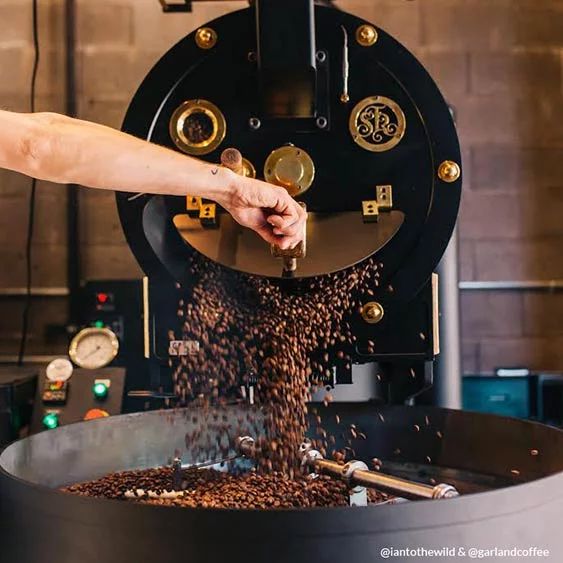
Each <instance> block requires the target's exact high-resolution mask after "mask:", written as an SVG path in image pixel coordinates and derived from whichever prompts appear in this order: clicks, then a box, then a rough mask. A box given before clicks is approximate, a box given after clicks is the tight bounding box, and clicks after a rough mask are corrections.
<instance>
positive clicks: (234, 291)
mask: <svg viewBox="0 0 563 563" xmlns="http://www.w3.org/2000/svg"><path fill="white" fill-rule="evenodd" d="M380 268H381V264H377V263H376V262H375V261H374V260H373V259H367V260H365V261H364V262H362V263H361V264H359V265H357V266H354V267H352V268H349V269H347V270H344V271H340V272H336V273H333V274H329V275H326V276H322V277H318V278H307V279H295V280H271V279H268V278H261V277H257V276H249V275H246V274H242V273H238V272H234V271H232V270H229V269H227V268H224V267H222V266H220V265H219V264H216V263H214V262H211V261H209V260H207V259H205V258H204V257H202V256H200V255H198V254H197V253H196V254H195V255H194V257H193V261H192V263H191V265H190V273H191V276H190V277H191V279H192V280H194V282H193V285H192V287H191V288H188V289H186V290H185V294H184V297H183V299H182V301H181V302H180V307H179V310H178V316H179V317H180V318H181V319H182V321H183V330H182V333H181V334H177V333H171V334H170V338H171V339H181V340H189V341H197V342H198V343H199V350H198V351H197V353H195V354H192V355H187V356H182V357H181V358H180V359H179V361H178V363H177V365H176V366H175V370H174V380H175V392H176V395H177V396H178V397H179V404H180V405H188V404H190V403H191V402H193V401H199V402H202V401H203V402H205V401H207V400H209V399H211V400H216V401H220V400H225V399H226V398H227V397H232V396H233V395H235V396H236V395H239V396H240V395H241V393H243V392H244V393H246V391H245V389H248V388H250V387H253V390H254V391H255V398H256V401H257V403H258V404H259V405H260V406H261V407H262V409H263V411H264V412H265V413H266V420H265V435H266V436H267V438H262V440H261V443H260V448H261V456H260V460H259V467H258V469H259V472H262V473H265V474H267V473H271V472H282V473H285V474H288V475H290V476H293V475H295V473H296V472H297V471H298V468H299V464H300V460H299V458H298V455H297V451H298V446H299V444H300V443H301V442H302V441H303V439H304V437H305V434H306V432H307V429H308V422H307V415H308V412H307V403H308V402H309V400H310V398H311V390H312V389H315V387H316V386H321V388H324V385H325V382H327V381H331V378H332V373H333V371H332V370H333V368H334V367H335V366H336V365H338V364H342V365H343V366H344V367H345V368H348V369H350V365H349V364H350V362H351V350H352V348H353V346H354V344H355V336H354V335H353V333H352V330H351V324H350V323H351V319H352V316H353V315H357V314H358V310H359V308H360V306H361V302H360V299H365V298H369V296H370V295H373V289H374V288H375V287H377V286H378V284H379V269H380ZM325 401H326V402H329V401H331V396H330V394H327V396H326V399H325ZM319 418H320V417H319ZM233 438H236V436H233ZM315 446H316V447H317V448H318V449H319V450H320V451H321V453H323V455H327V454H328V455H330V454H331V449H330V448H331V441H330V437H329V436H327V435H326V433H324V434H323V433H322V431H321V432H320V437H319V438H318V439H317V440H316V443H315Z"/></svg>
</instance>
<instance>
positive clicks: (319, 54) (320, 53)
mask: <svg viewBox="0 0 563 563" xmlns="http://www.w3.org/2000/svg"><path fill="white" fill-rule="evenodd" d="M317 61H319V62H320V63H324V62H325V61H326V52H325V51H317Z"/></svg>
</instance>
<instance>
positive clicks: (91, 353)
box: [68, 328, 119, 369]
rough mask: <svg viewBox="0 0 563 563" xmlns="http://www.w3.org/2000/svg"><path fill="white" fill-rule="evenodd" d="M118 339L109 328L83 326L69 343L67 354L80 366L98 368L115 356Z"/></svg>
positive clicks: (105, 364) (117, 349)
mask: <svg viewBox="0 0 563 563" xmlns="http://www.w3.org/2000/svg"><path fill="white" fill-rule="evenodd" d="M118 351H119V341H118V339H117V336H116V335H115V333H114V332H113V331H111V330H110V329H109V328H85V329H83V330H81V331H80V332H79V333H78V334H77V335H76V336H75V337H74V338H73V339H72V342H71V343H70V348H69V350H68V355H69V356H70V358H71V360H72V361H73V362H74V363H75V364H76V365H77V366H80V367H81V368H85V369H99V368H103V367H104V366H107V365H108V364H109V363H110V362H111V361H112V360H113V359H114V358H115V356H117V352H118Z"/></svg>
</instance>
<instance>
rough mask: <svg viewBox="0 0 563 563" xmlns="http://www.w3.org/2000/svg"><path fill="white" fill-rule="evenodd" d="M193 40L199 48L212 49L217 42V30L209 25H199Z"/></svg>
mask: <svg viewBox="0 0 563 563" xmlns="http://www.w3.org/2000/svg"><path fill="white" fill-rule="evenodd" d="M195 42H196V44H197V46H198V47H199V48H200V49H212V48H213V47H215V45H216V44H217V32H216V31H215V30H214V29H211V28H210V27H200V28H199V29H198V30H197V31H196V34H195Z"/></svg>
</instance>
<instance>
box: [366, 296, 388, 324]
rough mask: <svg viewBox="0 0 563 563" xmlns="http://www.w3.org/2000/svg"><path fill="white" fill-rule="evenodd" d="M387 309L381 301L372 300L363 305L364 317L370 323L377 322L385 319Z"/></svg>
mask: <svg viewBox="0 0 563 563" xmlns="http://www.w3.org/2000/svg"><path fill="white" fill-rule="evenodd" d="M384 314H385V311H384V310H383V307H382V306H381V304H380V303H377V302H376V301H370V302H369V303H366V304H365V305H364V306H363V307H362V318H363V319H364V321H366V323H368V324H372V325H373V324H377V323H378V322H380V321H381V319H383V316H384Z"/></svg>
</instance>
